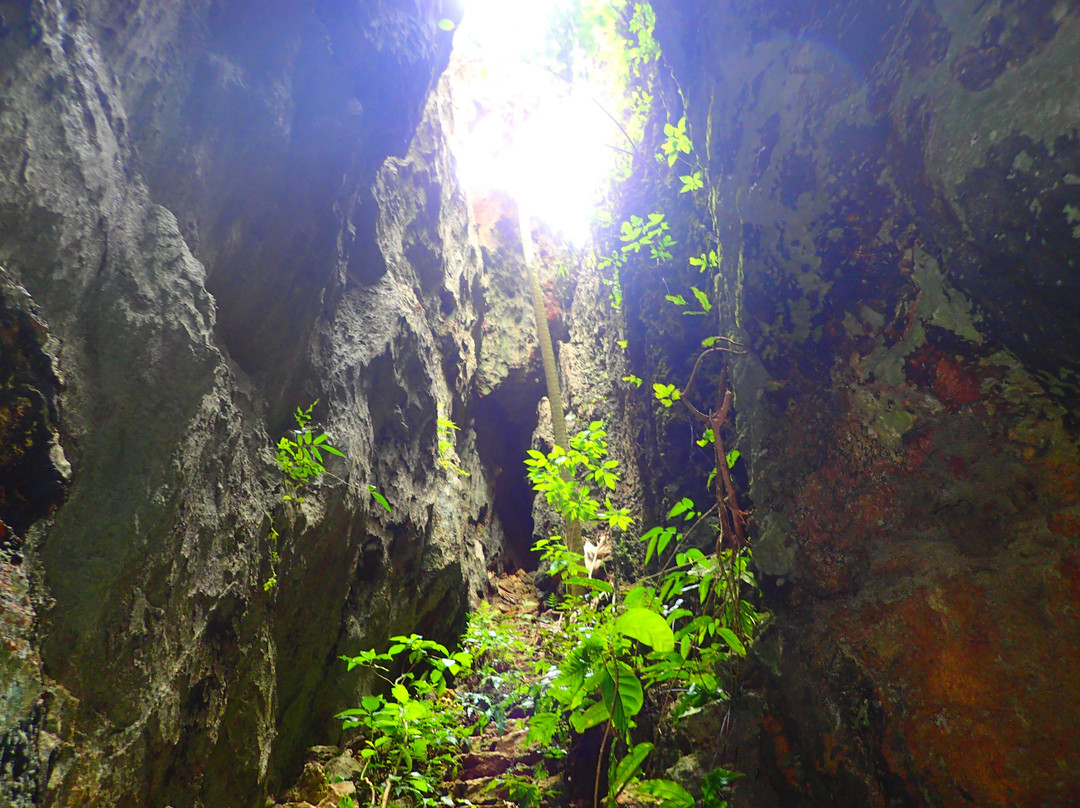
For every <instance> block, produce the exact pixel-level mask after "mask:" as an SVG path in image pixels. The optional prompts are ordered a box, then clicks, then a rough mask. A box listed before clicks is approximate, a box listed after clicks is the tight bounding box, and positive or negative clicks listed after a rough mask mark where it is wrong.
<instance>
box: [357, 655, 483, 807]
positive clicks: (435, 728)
mask: <svg viewBox="0 0 1080 808" xmlns="http://www.w3.org/2000/svg"><path fill="white" fill-rule="evenodd" d="M390 642H391V645H390V647H389V648H388V649H387V650H386V651H385V652H384V653H377V652H376V651H375V650H374V649H369V650H367V651H364V652H362V653H360V654H359V655H357V656H354V657H348V656H343V657H342V659H343V660H344V661H345V662H346V664H347V665H348V669H349V670H350V671H351V670H353V669H354V668H362V669H366V670H369V671H371V672H372V673H373V674H374V675H375V677H376V678H377V679H379V680H381V681H382V682H383V684H384V685H385V686H386V688H387V689H388V695H382V694H378V693H376V694H371V695H368V696H364V697H363V698H362V699H361V700H360V706H359V707H355V708H351V709H348V710H344V711H342V712H341V713H339V714H338V716H337V717H338V718H340V719H341V720H342V728H343V729H346V730H350V729H359V730H361V731H362V747H361V749H360V757H361V758H362V759H363V760H364V761H365V766H364V772H365V773H370V779H371V780H373V781H374V782H376V783H382V790H383V794H384V795H385V796H384V799H383V804H384V805H385V804H386V797H389V796H390V795H393V796H396V797H399V798H406V799H410V800H411V801H412V802H413V803H414V804H417V805H426V804H429V802H428V801H429V800H433V797H434V795H435V794H436V793H437V790H438V786H439V784H441V783H442V781H443V780H444V779H445V777H446V776H447V775H449V774H450V773H452V772H453V771H454V770H455V767H456V765H457V758H458V752H459V749H460V743H461V740H462V738H463V737H464V734H465V733H463V730H462V727H463V721H462V708H461V706H460V704H459V703H458V702H457V701H456V700H455V699H454V698H452V697H451V696H450V695H448V694H447V684H448V680H449V679H450V678H451V677H455V676H464V675H467V674H468V673H469V672H470V671H471V668H472V655H471V654H470V653H469V652H467V651H458V652H456V653H454V654H451V653H450V652H449V651H448V650H447V648H446V647H445V646H443V645H441V644H440V643H437V642H435V641H433V640H427V639H424V638H423V637H421V636H419V635H417V634H410V635H408V636H404V635H403V636H398V637H392V638H391V639H390ZM396 668H400V673H398V674H397V675H396V676H395V675H393V674H392V673H391V671H392V670H394V669H396ZM373 790H374V789H373ZM430 804H434V802H431V803H430Z"/></svg>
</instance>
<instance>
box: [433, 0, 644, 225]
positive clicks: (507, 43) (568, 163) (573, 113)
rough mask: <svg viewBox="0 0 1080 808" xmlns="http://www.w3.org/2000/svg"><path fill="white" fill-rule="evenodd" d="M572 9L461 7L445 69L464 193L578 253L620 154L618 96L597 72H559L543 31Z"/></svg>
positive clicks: (506, 2)
mask: <svg viewBox="0 0 1080 808" xmlns="http://www.w3.org/2000/svg"><path fill="white" fill-rule="evenodd" d="M571 2H572V0H466V5H465V16H464V19H463V21H462V24H461V26H460V28H459V30H458V31H457V32H456V34H455V39H454V56H453V62H452V64H451V68H450V70H451V73H452V75H453V76H454V77H455V83H454V94H455V105H456V121H455V129H456V132H457V138H458V145H457V148H456V152H457V156H458V163H459V173H460V177H461V181H462V183H463V184H464V185H465V187H466V188H467V189H468V190H469V191H470V193H473V194H477V195H482V194H485V193H490V192H492V191H505V192H507V193H509V194H510V196H511V197H513V198H514V199H515V200H518V199H521V200H523V201H524V202H525V204H526V205H527V207H528V208H529V210H530V211H531V213H532V214H533V215H534V216H535V217H536V218H538V219H541V220H543V221H544V222H545V223H546V224H547V225H548V226H549V227H551V228H553V229H554V230H556V231H559V232H561V233H562V234H563V236H564V237H566V238H568V239H570V240H571V241H572V242H574V243H575V244H578V245H582V244H584V243H585V241H586V240H587V239H588V237H589V224H590V221H591V217H592V214H593V211H594V210H595V209H596V205H597V203H598V200H599V196H600V195H601V194H602V191H603V188H604V186H605V183H606V182H607V180H608V178H609V177H610V176H611V173H612V170H613V167H614V163H615V159H616V157H617V155H618V154H619V152H618V150H617V149H618V148H621V147H622V146H621V145H620V143H619V140H620V139H621V138H623V137H624V136H623V134H622V133H621V131H620V129H619V126H618V125H617V124H616V123H615V121H614V120H613V118H612V115H613V114H615V110H616V109H617V106H618V102H617V101H616V100H615V95H616V93H618V92H621V89H622V88H621V86H618V80H617V78H616V77H614V76H612V75H609V74H607V73H610V71H604V70H602V69H599V68H598V67H597V66H596V65H593V66H592V69H590V70H577V69H573V70H568V69H566V66H567V63H568V61H569V60H568V59H567V54H566V53H565V52H563V53H561V54H560V53H558V46H557V44H556V43H555V42H554V41H553V40H552V39H551V38H550V37H549V30H550V24H551V22H552V21H553V19H555V15H557V14H559V13H560V12H562V13H563V15H564V17H565V15H566V12H567V9H568V7H569V6H570V4H571ZM571 58H572V54H571ZM560 67H561V68H562V69H561V70H560ZM560 72H561V75H560ZM623 145H625V144H623Z"/></svg>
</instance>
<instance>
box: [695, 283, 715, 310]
mask: <svg viewBox="0 0 1080 808" xmlns="http://www.w3.org/2000/svg"><path fill="white" fill-rule="evenodd" d="M690 291H691V292H693V293H694V297H696V298H697V301H698V303H700V304H701V308H702V309H703V310H704V311H707V312H708V311H712V301H711V300H709V296H708V295H707V294H705V293H704V292H703V291H701V290H700V289H698V288H697V287H696V286H691V287H690Z"/></svg>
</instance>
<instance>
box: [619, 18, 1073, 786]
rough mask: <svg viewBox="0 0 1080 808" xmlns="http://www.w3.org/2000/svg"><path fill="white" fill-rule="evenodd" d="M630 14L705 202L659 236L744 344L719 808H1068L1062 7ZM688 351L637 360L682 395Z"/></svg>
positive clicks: (1066, 147)
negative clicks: (712, 248)
mask: <svg viewBox="0 0 1080 808" xmlns="http://www.w3.org/2000/svg"><path fill="white" fill-rule="evenodd" d="M655 5H656V9H657V16H658V20H659V23H658V36H659V37H660V38H661V41H662V44H663V46H664V49H665V53H666V54H667V56H668V59H669V60H670V64H671V67H672V71H673V75H674V78H675V79H676V80H677V81H678V82H679V84H680V85H681V88H682V91H683V93H684V96H685V99H686V107H685V111H686V115H687V118H688V121H689V124H690V130H691V133H692V135H693V138H694V140H695V143H696V145H697V148H698V149H699V151H700V153H701V154H702V155H703V157H704V159H705V161H706V167H707V173H708V177H709V179H710V182H711V186H712V188H713V191H714V193H715V200H716V203H717V204H716V205H715V208H714V209H713V211H712V212H714V213H715V214H716V218H715V220H710V218H709V215H708V213H707V212H702V210H701V208H698V209H697V210H696V211H692V212H688V213H686V215H687V216H690V217H697V218H696V221H698V222H703V223H704V225H703V227H704V229H703V230H702V229H699V230H697V231H695V230H693V229H692V228H691V229H686V230H684V231H683V233H684V236H685V238H686V239H687V240H689V241H690V246H689V254H690V255H693V254H695V253H694V252H693V250H695V249H697V248H699V246H701V247H704V248H706V249H707V248H708V246H707V244H705V239H706V238H707V237H716V238H717V239H718V241H719V243H720V244H721V246H722V248H723V253H724V260H723V265H722V271H721V277H720V284H721V287H722V288H724V289H726V290H729V294H728V296H727V298H726V300H725V301H724V303H723V305H722V306H721V308H722V309H723V311H721V319H720V322H718V323H717V324H716V325H719V326H720V328H721V333H732V332H734V333H736V334H738V335H740V336H741V338H743V339H744V340H745V341H746V343H747V344H748V345H749V346H750V348H751V353H750V354H749V355H747V356H745V357H740V358H736V359H734V360H733V361H732V367H733V370H734V374H735V382H736V384H735V390H736V408H737V411H738V415H737V423H738V431H739V433H740V444H739V446H740V448H741V449H742V452H743V457H744V462H745V463H746V464H747V465H746V469H745V473H746V477H745V484H746V486H747V489H746V490H747V493H748V494H749V495H750V497H751V498H752V502H753V505H754V522H755V539H754V552H755V559H756V563H757V566H758V569H759V571H760V572H761V573H762V575H763V580H764V583H765V586H766V593H767V601H768V602H769V604H770V605H771V607H772V608H773V610H774V625H773V627H772V629H771V630H770V632H769V633H768V634H767V635H766V637H765V638H764V639H763V642H762V645H761V646H760V647H759V654H760V657H761V660H762V662H761V664H762V666H763V671H762V677H763V681H761V682H760V683H759V684H760V686H761V691H760V692H763V693H764V694H765V696H764V699H765V701H764V702H763V704H762V710H763V713H762V714H761V715H760V716H758V717H757V718H756V719H755V723H756V727H757V729H756V730H755V731H754V732H756V734H755V735H754V740H752V741H749V740H748V741H747V742H746V743H745V745H744V746H743V747H742V748H741V750H740V753H741V756H742V763H743V766H744V767H745V768H744V770H748V771H750V772H751V777H750V778H748V779H747V780H746V781H744V785H743V788H744V792H743V797H744V799H745V800H746V801H747V804H752V805H757V806H768V805H793V804H799V805H808V806H809V805H813V806H817V805H821V806H825V805H867V806H871V805H882V806H884V805H912V806H914V805H919V806H922V805H934V806H960V805H1014V806H1021V805H1022V806H1046V805H1055V806H1065V805H1070V804H1072V803H1073V802H1074V800H1075V796H1076V794H1077V793H1080V780H1078V779H1077V775H1076V771H1077V765H1078V764H1080V758H1078V757H1077V752H1076V750H1077V746H1076V744H1075V743H1074V742H1073V741H1072V738H1073V737H1074V735H1075V731H1076V729H1077V728H1078V727H1080V682H1078V680H1077V679H1076V677H1075V675H1073V673H1072V672H1073V671H1075V670H1077V666H1078V664H1080V658H1078V657H1077V649H1078V648H1080V634H1078V628H1077V623H1076V621H1075V619H1073V615H1074V614H1075V611H1076V608H1077V606H1078V594H1080V590H1078V589H1077V573H1076V571H1077V568H1078V561H1080V555H1078V547H1077V540H1078V538H1080V534H1078V532H1077V526H1078V524H1080V510H1078V506H1080V453H1078V451H1077V444H1076V432H1075V427H1076V423H1077V421H1076V418H1077V414H1078V409H1077V401H1078V399H1077V386H1076V378H1077V377H1076V372H1077V364H1076V363H1077V353H1076V345H1077V337H1078V333H1077V328H1078V327H1080V318H1078V316H1077V314H1078V311H1080V310H1078V307H1077V300H1080V275H1078V274H1077V262H1078V260H1080V258H1078V256H1080V252H1078V250H1077V246H1078V244H1080V242H1078V241H1077V230H1076V228H1075V222H1074V219H1075V218H1076V216H1075V211H1076V210H1078V209H1080V208H1078V205H1080V179H1077V178H1078V176H1080V140H1078V138H1077V130H1076V127H1077V122H1078V120H1080V119H1078V116H1077V110H1078V109H1080V94H1078V93H1080V90H1078V88H1080V82H1078V80H1077V79H1078V78H1080V76H1078V73H1077V70H1078V63H1077V60H1076V59H1075V52H1076V48H1077V44H1078V42H1080V15H1078V13H1077V11H1078V9H1077V5H1076V4H1075V3H1066V2H1037V3H1015V2H1008V0H1003V2H1000V3H998V2H994V3H981V2H966V1H965V0H936V2H926V1H925V0H913V1H912V2H890V3H870V2H862V0H846V1H845V2H835V1H834V0H829V2H813V1H811V2H802V3H791V2H772V0H759V1H756V2H747V3H734V2H730V3H729V2H692V1H691V2H674V0H664V1H663V2H657V3H656V4H655ZM675 114H676V115H677V114H678V112H676V113H675ZM683 205H684V208H683V210H685V203H683ZM703 232H704V233H706V234H707V236H702V235H701V233H703ZM695 233H697V234H698V235H697V236H696V237H695ZM695 238H696V239H697V240H696V241H695ZM681 257H682V260H685V257H686V256H685V255H683V256H681ZM654 274H655V273H654ZM694 274H695V275H696V270H694ZM631 282H632V283H633V282H636V283H639V284H641V285H643V288H644V289H645V290H646V292H648V290H649V289H653V288H654V287H655V286H656V285H657V283H658V282H657V281H656V280H650V279H649V278H648V277H647V276H646V275H645V273H644V272H642V273H641V275H640V276H639V280H637V281H631ZM652 294H653V298H652V300H655V301H659V303H658V305H653V306H652V308H649V305H650V304H649V302H648V301H649V298H648V297H647V296H646V297H645V298H644V300H645V302H643V303H642V306H643V308H642V309H641V310H640V311H636V312H635V319H636V320H637V321H639V322H645V323H648V325H645V326H643V328H642V332H643V336H644V337H645V339H646V342H648V343H650V344H655V342H656V340H655V338H649V337H648V334H649V333H650V332H649V331H648V329H650V328H654V327H655V326H654V325H653V323H655V322H659V321H660V319H659V318H662V317H663V315H662V313H661V307H662V305H663V302H662V299H660V296H659V295H657V294H656V293H655V292H653V293H652ZM629 297H630V295H629V293H628V298H629ZM654 312H655V313H656V314H655V316H654ZM669 319H670V318H669ZM633 338H634V335H633V334H631V343H633ZM673 341H674V342H676V345H677V346H681V343H678V342H677V340H669V343H671V342H673ZM692 345H693V343H690V348H691V349H690V350H686V349H685V348H683V347H674V348H673V347H672V346H671V345H670V344H669V345H668V346H666V347H665V348H664V349H663V350H662V351H659V352H658V353H657V355H658V356H659V357H660V358H664V359H665V360H666V361H667V362H668V364H669V366H670V368H671V369H673V370H674V371H675V374H681V375H682V377H683V378H685V373H686V371H687V363H688V362H689V361H692V357H693V355H694V353H695V352H694V351H693V350H692ZM669 380H670V379H669ZM677 426H678V425H674V426H671V427H669V428H668V431H667V433H662V437H661V440H659V442H658V448H657V451H658V453H659V459H658V461H657V463H656V467H661V466H662V465H663V464H664V462H665V461H664V460H663V458H664V457H665V456H667V455H672V454H673V453H672V452H671V451H670V445H671V443H672V442H673V438H671V437H670V435H675V437H676V438H677V439H679V440H681V441H683V442H685V440H686V437H685V436H684V435H683V433H682V432H679V431H678V430H676V431H675V432H672V430H675V429H676V427H677ZM683 429H685V428H683ZM664 434H667V435H668V438H667V442H665V440H664V439H663V435H664ZM677 462H678V461H676V460H674V459H670V460H668V461H667V463H666V468H668V469H670V473H671V478H672V479H678V478H679V476H680V470H679V468H678V466H677ZM751 734H754V733H751Z"/></svg>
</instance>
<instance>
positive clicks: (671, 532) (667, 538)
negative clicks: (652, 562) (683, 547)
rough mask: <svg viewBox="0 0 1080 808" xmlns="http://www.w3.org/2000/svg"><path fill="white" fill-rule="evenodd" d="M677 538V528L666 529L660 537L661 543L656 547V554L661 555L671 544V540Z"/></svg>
mask: <svg viewBox="0 0 1080 808" xmlns="http://www.w3.org/2000/svg"><path fill="white" fill-rule="evenodd" d="M673 538H675V528H670V527H669V528H666V529H665V530H664V532H663V535H661V536H660V541H659V542H658V543H657V545H656V554H657V555H660V554H661V553H663V552H664V550H666V549H667V547H668V545H669V544H671V540H672V539H673Z"/></svg>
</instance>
